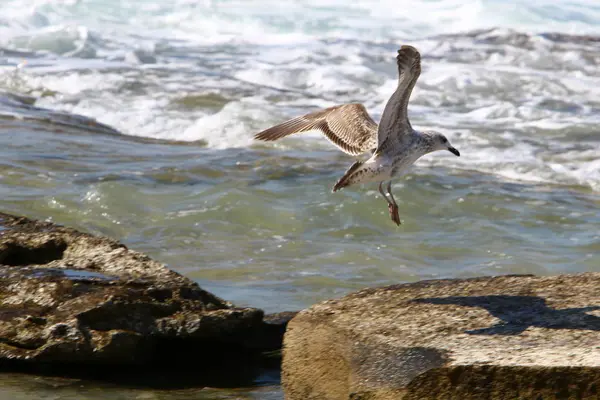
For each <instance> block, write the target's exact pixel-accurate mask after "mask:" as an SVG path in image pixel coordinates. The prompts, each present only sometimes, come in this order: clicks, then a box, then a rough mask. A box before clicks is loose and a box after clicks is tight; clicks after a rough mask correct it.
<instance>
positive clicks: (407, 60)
mask: <svg viewBox="0 0 600 400" xmlns="http://www.w3.org/2000/svg"><path fill="white" fill-rule="evenodd" d="M396 61H397V64H398V87H397V88H396V91H395V92H394V94H393V95H392V96H391V97H390V99H389V100H388V102H387V104H386V106H385V109H384V110H383V114H382V115H381V121H380V122H379V132H378V147H381V145H382V144H383V142H385V140H386V139H387V138H388V137H389V136H390V135H392V134H393V135H400V136H402V135H404V134H406V133H408V132H410V131H412V127H411V125H410V121H409V119H408V100H409V99H410V95H411V93H412V90H413V88H414V87H415V83H417V79H419V75H421V55H420V54H419V51H418V50H417V49H415V48H414V47H412V46H406V45H405V46H402V47H401V48H400V50H398V55H397V56H396Z"/></svg>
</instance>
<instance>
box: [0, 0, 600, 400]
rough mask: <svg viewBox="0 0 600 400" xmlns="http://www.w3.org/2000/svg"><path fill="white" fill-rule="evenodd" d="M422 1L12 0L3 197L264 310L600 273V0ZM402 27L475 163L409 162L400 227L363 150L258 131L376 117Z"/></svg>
mask: <svg viewBox="0 0 600 400" xmlns="http://www.w3.org/2000/svg"><path fill="white" fill-rule="evenodd" d="M376 3H377V5H376ZM406 4H408V3H406ZM406 4H404V3H403V2H383V3H381V2H371V1H358V2H353V3H352V4H351V5H348V4H347V3H346V2H342V1H337V0H329V1H327V2H321V1H320V2H316V1H315V2H313V1H297V2H294V3H293V4H290V5H288V6H286V7H282V6H281V3H280V2H274V1H273V2H271V1H264V2H237V1H225V0H223V1H204V2H197V1H187V0H175V1H171V2H168V3H163V2H159V1H157V0H144V1H142V0H136V1H127V2H125V1H117V0H110V1H100V0H81V1H67V0H65V1H50V0H47V1H43V0H35V1H34V0H28V1H22V0H18V1H17V0H6V1H5V2H3V3H2V6H0V10H1V11H2V13H0V14H1V15H2V16H1V17H0V49H2V50H1V52H0V90H1V91H3V94H2V95H0V122H1V124H0V144H1V145H0V207H1V209H2V210H3V211H6V212H12V213H16V214H24V215H27V216H30V217H37V218H42V219H47V220H51V221H54V222H57V223H60V224H64V225H69V226H73V227H75V228H79V229H82V230H85V231H88V232H92V233H98V234H104V235H108V236H110V237H113V238H116V239H118V240H120V241H122V242H124V243H125V244H127V245H128V246H129V247H130V248H133V249H136V250H139V251H142V252H145V253H147V254H149V255H150V256H152V257H153V258H155V259H157V260H159V261H161V262H165V263H167V264H168V265H169V266H170V267H171V268H173V269H175V270H176V271H178V272H181V273H182V274H185V275H186V276H188V277H190V278H192V279H194V280H196V281H197V282H199V283H200V284H201V285H202V286H203V287H204V288H205V289H208V290H210V291H212V292H214V293H215V294H217V295H219V296H222V297H224V298H226V299H228V300H231V301H234V302H235V303H237V304H239V305H251V306H257V307H261V308H264V309H265V310H266V311H268V312H275V311H283V310H295V309H300V308H304V307H307V306H309V305H311V304H313V303H315V302H318V301H320V300H324V299H328V298H332V297H339V296H342V295H344V294H345V293H348V292H349V291H353V290H357V289H360V288H363V287H367V286H377V285H387V284H393V283H400V282H414V281H417V280H420V279H430V278H444V277H471V276H479V275H497V274H512V273H533V274H540V275H545V274H556V273H563V272H582V271H600V261H599V254H600V232H599V230H598V226H599V224H600V213H599V212H598V211H599V205H600V159H599V157H598V148H600V147H599V145H600V130H599V128H598V126H599V124H600V100H599V99H600V89H599V88H600V39H599V38H598V36H594V35H598V34H600V31H599V29H598V27H599V26H600V8H599V7H598V5H597V4H596V2H595V1H591V0H589V1H583V0H579V1H569V2H567V1H563V2H550V1H545V2H538V3H536V4H535V5H533V4H532V3H531V2H525V1H521V0H513V1H510V2H500V1H475V0H473V1H456V0H440V1H421V2H419V1H417V2H414V1H411V2H410V9H411V13H410V14H408V13H406V9H407V5H406ZM404 43H409V44H412V45H414V46H416V47H417V48H418V49H419V50H420V51H421V53H422V59H423V72H422V74H421V78H420V80H419V82H418V83H417V86H416V88H415V90H414V92H413V96H412V101H411V105H410V107H409V113H410V117H411V120H412V123H413V126H414V127H416V128H417V129H436V130H439V131H441V132H443V133H444V134H445V135H446V136H448V137H449V139H450V140H451V142H452V143H453V145H454V146H455V147H456V148H458V149H459V150H460V152H461V157H460V158H457V157H454V156H453V155H452V154H450V153H447V154H445V153H435V154H430V155H428V156H425V157H424V158H423V159H422V160H420V161H419V162H418V163H417V165H416V166H415V167H414V168H413V169H412V170H411V172H410V173H409V174H407V175H406V176H405V177H403V178H401V179H398V180H396V182H395V185H394V193H395V196H396V199H397V200H398V202H399V205H400V216H401V218H402V222H403V225H401V226H400V227H396V226H395V225H394V224H393V223H392V222H391V221H390V220H389V217H388V214H387V206H386V203H385V201H384V200H383V199H381V198H380V196H379V194H378V192H377V189H376V185H364V186H362V187H361V186H357V187H353V188H350V189H348V190H343V191H341V192H338V193H335V194H332V193H331V187H332V186H333V184H334V183H335V181H336V180H337V179H338V178H339V176H340V175H341V174H343V172H344V171H345V170H346V168H348V166H349V165H351V163H352V162H353V159H352V158H351V157H349V156H346V155H344V154H342V153H340V152H339V151H337V150H336V149H335V148H333V147H332V146H331V145H330V144H329V143H328V142H327V141H326V140H324V139H322V138H320V137H319V135H317V134H312V133H311V134H307V135H304V136H298V137H292V138H288V139H286V140H284V141H281V142H277V143H275V144H262V143H254V142H253V141H252V135H253V134H254V133H256V132H258V131H260V130H262V129H264V128H267V127H269V126H271V125H273V124H276V123H279V122H282V121H283V120H285V119H288V118H291V117H294V116H297V115H301V114H304V113H308V112H311V111H314V110H316V109H318V108H321V107H328V106H331V105H334V104H338V103H343V102H362V103H364V104H365V106H366V107H367V109H368V110H369V112H370V113H371V114H372V116H373V117H374V119H375V120H378V119H379V117H380V116H381V112H382V110H383V107H384V105H385V102H386V101H387V99H388V98H389V96H390V94H391V93H392V92H393V90H394V86H395V82H396V67H395V64H394V57H395V53H396V50H397V49H398V47H399V46H400V45H401V44H404ZM73 114H79V115H82V116H85V117H90V118H94V119H95V120H97V121H98V123H91V122H90V121H89V120H86V119H82V118H79V117H76V116H73ZM111 127H112V128H111ZM7 379H8V378H7ZM19 379H27V378H19ZM9 387H10V388H12V389H10V391H11V392H10V393H11V396H13V397H11V398H30V397H27V396H30V395H31V396H34V397H35V396H38V397H35V398H40V397H39V396H46V397H47V398H60V399H63V398H64V399H67V398H71V397H73V396H74V398H75V397H76V398H90V399H92V398H119V396H121V397H122V398H188V397H185V396H192V397H189V398H228V399H233V398H281V393H280V391H279V389H278V388H277V387H276V386H275V387H273V386H269V384H267V386H266V388H255V389H248V390H244V391H242V392H240V391H231V390H217V389H215V390H212V389H211V390H205V391H198V390H196V391H191V392H189V391H188V392H185V393H183V394H181V396H183V397H177V396H179V395H180V394H179V393H175V392H173V393H170V394H168V393H167V394H165V393H159V392H150V391H149V392H135V394H132V393H133V392H129V391H128V390H126V389H119V388H115V387H112V388H110V389H108V388H106V387H102V388H101V389H94V388H95V386H93V387H94V388H91V389H85V388H87V387H88V386H85V385H84V388H81V389H77V387H76V386H73V385H69V386H68V388H66V389H64V388H63V389H59V390H58V389H57V390H55V389H48V386H47V385H41V386H36V385H35V384H34V385H33V386H27V387H28V388H31V390H30V389H22V388H19V386H18V385H12V386H10V385H9ZM90 387H91V386H90ZM27 390H30V392H27V393H29V394H27V393H26V391H27ZM186 393H187V394H186ZM207 393H208V394H207ZM205 395H206V396H209V397H206V396H205ZM18 396H21V397H18ZM82 396H83V397H82ZM85 396H87V397H85ZM102 396H104V397H102ZM132 396H133V397H132ZM135 396H138V397H135ZM139 396H142V397H139ZM144 396H150V397H144ZM152 396H155V397H152ZM161 396H167V397H161ZM169 396H171V397H169ZM194 396H196V397H194ZM202 396H205V397H202ZM210 396H212V397H210ZM244 396H245V397H244ZM269 396H271V397H269ZM31 398H33V397H31Z"/></svg>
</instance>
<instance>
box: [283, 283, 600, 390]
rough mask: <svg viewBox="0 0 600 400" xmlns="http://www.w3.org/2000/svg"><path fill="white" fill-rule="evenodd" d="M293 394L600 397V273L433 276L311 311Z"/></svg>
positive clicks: (296, 324) (289, 373) (299, 321)
mask: <svg viewBox="0 0 600 400" xmlns="http://www.w3.org/2000/svg"><path fill="white" fill-rule="evenodd" d="M282 380H283V386H284V391H285V394H286V399H288V400H300V399H302V400H307V399H319V400H329V399H330V400H340V399H354V400H358V399H370V400H384V399H385V400H388V399H390V400H391V399H394V400H396V399H419V400H423V399H463V400H468V399H477V400H481V399H544V400H548V399H598V398H600V273H584V274H578V275H559V276H551V277H536V276H500V277H488V278H474V279H464V280H431V281H422V282H418V283H412V284H403V285H395V286H389V287H384V288H377V289H366V290H363V291H360V292H357V293H353V294H350V295H348V296H346V297H344V298H342V299H340V300H331V301H326V302H323V303H320V304H318V305H314V306H313V307H311V308H309V309H307V310H305V311H302V312H300V313H299V314H298V315H296V317H294V319H292V320H291V321H290V323H289V325H288V329H287V332H286V334H285V337H284V350H283V371H282Z"/></svg>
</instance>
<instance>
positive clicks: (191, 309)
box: [0, 213, 291, 380]
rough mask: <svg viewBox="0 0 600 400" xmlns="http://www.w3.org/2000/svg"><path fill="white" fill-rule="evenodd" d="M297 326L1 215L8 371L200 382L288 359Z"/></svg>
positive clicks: (3, 342)
mask: <svg viewBox="0 0 600 400" xmlns="http://www.w3.org/2000/svg"><path fill="white" fill-rule="evenodd" d="M289 318H291V315H286V314H282V315H281V316H269V317H267V318H266V319H265V316H264V314H263V311H262V310H259V309H256V308H250V307H234V306H233V305H232V304H230V303H229V302H227V301H224V300H223V299H220V298H218V297H217V296H215V295H213V294H211V293H209V292H207V291H205V290H202V289H201V288H200V287H199V286H198V285H197V284H196V283H194V282H192V281H191V280H189V279H187V278H186V277H184V276H182V275H179V274H178V273H176V272H174V271H171V270H169V269H167V268H166V267H165V266H164V265H162V264H160V263H158V262H156V261H153V260H152V259H150V258H149V257H147V256H145V255H143V254H141V253H138V252H136V251H132V250H129V249H127V247H126V246H124V245H123V244H120V243H118V242H116V241H114V240H112V239H108V238H105V237H98V236H93V235H89V234H85V233H82V232H78V231H76V230H74V229H69V228H65V227H61V226H57V225H54V224H51V223H47V222H40V221H34V220H30V219H27V218H24V217H15V216H11V215H8V214H3V213H0V366H2V367H3V368H4V369H5V370H6V369H15V368H19V369H26V370H29V369H31V368H33V367H36V368H37V369H36V371H37V370H39V368H42V369H45V370H52V371H59V370H62V369H65V368H66V369H68V370H69V371H70V372H69V374H71V373H72V372H81V371H83V370H86V371H92V370H93V371H96V373H97V372H98V371H103V373H105V372H109V371H119V372H118V374H117V375H119V376H122V373H123V371H125V372H126V373H127V371H133V370H136V371H137V370H139V368H141V367H143V369H144V370H148V369H149V368H152V369H153V368H158V369H162V370H163V371H165V370H166V371H175V370H181V369H185V370H188V371H189V370H190V365H193V367H192V368H193V369H192V370H193V372H194V374H195V376H196V378H195V379H198V376H199V375H201V373H202V371H205V372H206V371H211V372H214V371H215V370H216V369H217V367H216V364H219V365H221V366H225V368H226V369H230V368H231V367H232V366H239V365H242V364H244V365H245V363H244V361H246V360H247V359H249V358H252V357H254V355H256V354H259V353H262V352H265V351H273V350H277V349H279V348H280V346H281V341H282V337H283V332H284V330H285V325H286V323H287V320H288V319H289ZM81 366H85V367H86V368H81ZM107 366H111V368H108V367H107ZM131 366H136V369H131V368H130V367H131ZM91 367H94V368H91ZM96 367H97V368H96ZM144 374H145V373H144ZM203 376H206V374H204V375H203ZM224 379H225V380H227V379H229V380H233V379H232V378H231V376H230V374H228V375H226V376H225V377H224Z"/></svg>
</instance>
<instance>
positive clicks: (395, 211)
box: [388, 204, 400, 226]
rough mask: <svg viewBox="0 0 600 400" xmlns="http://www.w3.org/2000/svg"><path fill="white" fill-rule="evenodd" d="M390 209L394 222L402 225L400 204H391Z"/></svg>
mask: <svg viewBox="0 0 600 400" xmlns="http://www.w3.org/2000/svg"><path fill="white" fill-rule="evenodd" d="M388 209H389V210H390V218H391V219H392V221H394V223H395V224H396V225H398V226H400V215H398V206H397V205H396V204H389V205H388Z"/></svg>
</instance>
